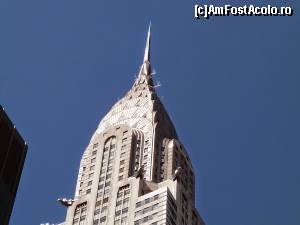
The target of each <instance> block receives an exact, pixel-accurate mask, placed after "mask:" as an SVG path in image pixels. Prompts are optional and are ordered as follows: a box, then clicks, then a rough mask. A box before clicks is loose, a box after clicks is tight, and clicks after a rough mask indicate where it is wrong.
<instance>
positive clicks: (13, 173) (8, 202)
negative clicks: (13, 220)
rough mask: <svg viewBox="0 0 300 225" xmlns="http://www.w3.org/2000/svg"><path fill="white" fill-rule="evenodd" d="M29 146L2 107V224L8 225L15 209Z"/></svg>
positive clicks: (0, 204) (0, 176)
mask: <svg viewBox="0 0 300 225" xmlns="http://www.w3.org/2000/svg"><path fill="white" fill-rule="evenodd" d="M26 153H27V145H26V143H25V141H24V140H23V138H22V137H21V135H20V134H19V132H18V131H17V129H16V127H15V126H14V124H13V123H12V122H11V120H10V119H9V117H8V115H7V114H6V112H5V111H4V108H3V107H2V106H1V105H0V224H1V225H7V224H8V223H9V218H10V215H11V212H12V209H13V205H14V201H15V197H16V193H17V189H18V186H19V181H20V177H21V174H22V170H23V165H24V161H25V157H26Z"/></svg>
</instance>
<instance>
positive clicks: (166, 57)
mask: <svg viewBox="0 0 300 225" xmlns="http://www.w3.org/2000/svg"><path fill="white" fill-rule="evenodd" d="M209 2H211V1H206V3H209ZM273 2H274V3H273ZM199 3H200V2H199V1H195V0H194V1H190V0H185V1H183V0H173V1H168V0H164V1H156V0H153V1H141V0H125V1H101V0H89V1H82V0H81V1H79V0H72V1H66V0H27V1H24V0H19V1H17V0H2V1H1V2H0V29H1V30H0V103H1V104H2V105H3V106H4V107H5V108H6V111H7V113H8V114H9V116H10V117H11V119H12V120H13V121H14V123H15V124H16V126H17V128H18V130H19V131H20V133H21V134H22V136H23V137H24V138H25V139H26V141H27V142H28V145H29V150H28V155H27V159H26V164H25V167H24V171H23V176H22V179H21V183H20V186H19V190H18V195H17V198H16V202H15V207H14V211H13V214H12V219H11V225H37V224H40V223H42V222H60V221H63V220H64V217H65V212H66V211H65V209H64V208H63V207H62V206H60V205H59V204H58V203H57V202H56V199H57V198H58V197H73V194H74V189H75V182H76V178H77V173H78V167H79V161H80V157H81V154H82V152H83V150H84V149H85V147H86V146H87V144H88V142H89V139H90V137H91V135H92V134H93V132H94V131H95V129H96V127H97V125H98V123H99V121H100V119H101V118H102V117H103V116H104V115H105V113H106V112H107V111H108V110H109V109H110V107H111V106H112V105H113V104H114V103H115V102H116V101H117V99H118V98H120V97H122V96H123V95H124V94H125V93H126V91H127V90H128V89H129V88H130V87H131V85H132V82H133V79H134V75H135V74H136V73H137V72H138V67H139V65H140V64H141V62H142V58H143V48H144V43H145V38H146V32H147V26H148V23H149V21H150V20H151V21H152V28H153V33H152V34H153V35H152V37H153V39H152V40H153V41H152V66H153V68H154V69H155V70H156V71H157V74H156V75H155V80H156V81H157V82H158V81H160V82H161V84H162V86H161V87H160V88H158V92H159V95H160V96H161V98H162V100H163V103H164V104H165V106H166V108H167V110H168V112H169V114H170V116H171V118H172V120H173V122H174V124H175V126H176V128H177V131H178V134H179V136H180V139H181V141H182V142H183V143H184V145H185V147H186V148H187V150H188V152H189V154H190V156H191V159H192V161H193V164H194V168H195V171H196V175H197V177H196V178H197V180H196V185H197V196H196V198H197V199H196V202H197V207H198V209H199V212H200V213H201V215H202V216H203V218H204V220H205V221H206V223H207V225H299V224H300V193H299V192H300V173H299V172H300V138H299V136H300V129H299V127H300V118H299V115H300V101H299V97H300V89H299V85H300V77H299V76H300V63H299V58H300V56H299V54H300V44H299V41H300V26H299V24H300V19H299V15H298V12H299V11H298V10H300V2H299V1H296V0H294V1H288V0H286V1H265V0H260V1H241V0H239V1H237V0H236V1H233V0H231V1H227V3H230V4H232V5H234V4H239V5H243V4H245V3H252V4H259V5H265V4H270V3H273V4H275V5H278V6H285V5H291V6H293V7H294V10H295V15H294V16H292V17H215V18H211V19H210V20H207V21H204V20H195V19H194V17H193V16H194V12H193V10H194V5H195V4H199ZM213 4H215V5H222V4H224V1H213Z"/></svg>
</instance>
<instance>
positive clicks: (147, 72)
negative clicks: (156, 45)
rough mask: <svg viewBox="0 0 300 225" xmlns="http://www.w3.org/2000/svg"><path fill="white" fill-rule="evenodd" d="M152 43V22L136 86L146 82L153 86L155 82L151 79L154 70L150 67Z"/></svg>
mask: <svg viewBox="0 0 300 225" xmlns="http://www.w3.org/2000/svg"><path fill="white" fill-rule="evenodd" d="M150 41H151V22H150V24H149V28H148V34H147V40H146V47H145V53H144V60H143V64H142V66H141V69H140V72H139V75H138V78H137V80H136V82H135V85H137V84H139V83H143V82H144V81H145V80H146V81H147V84H150V85H152V86H153V81H152V78H151V75H152V70H151V65H150Z"/></svg>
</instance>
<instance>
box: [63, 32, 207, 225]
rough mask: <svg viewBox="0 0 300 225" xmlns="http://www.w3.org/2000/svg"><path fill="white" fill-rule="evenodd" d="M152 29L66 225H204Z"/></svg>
mask: <svg viewBox="0 0 300 225" xmlns="http://www.w3.org/2000/svg"><path fill="white" fill-rule="evenodd" d="M150 34H151V32H150V27H149V30H148V35H147V41H146V48H145V53H144V59H143V64H142V65H141V67H140V70H139V73H138V76H137V78H136V80H135V81H134V83H133V85H132V87H131V89H130V90H129V91H128V92H127V94H125V96H124V97H123V98H122V99H120V100H119V101H118V102H117V103H116V104H115V105H114V106H113V107H112V108H111V110H110V111H109V112H108V113H107V114H106V115H105V116H104V118H103V119H102V120H101V122H100V124H99V126H98V128H97V130H96V131H95V133H94V134H93V136H92V138H91V140H90V142H89V144H88V146H87V147H86V149H85V151H84V153H83V155H82V158H81V162H80V168H79V174H78V180H77V185H76V190H75V196H74V198H73V199H59V201H60V202H61V203H62V204H63V205H64V206H66V207H67V215H66V219H65V222H63V223H62V225H139V224H143V225H163V224H164V225H204V222H203V220H202V219H201V216H200V215H199V213H198V212H197V209H196V208H195V175H194V170H193V166H192V163H191V160H190V158H189V156H188V154H187V152H186V150H185V148H184V146H183V145H182V143H181V142H180V141H179V138H178V136H177V134H176V130H175V128H174V125H173V123H172V121H171V119H170V117H169V115H168V113H167V111H166V109H165V108H164V106H163V104H162V102H161V101H160V99H159V97H158V95H157V93H156V91H155V87H154V83H153V78H152V70H151V64H150Z"/></svg>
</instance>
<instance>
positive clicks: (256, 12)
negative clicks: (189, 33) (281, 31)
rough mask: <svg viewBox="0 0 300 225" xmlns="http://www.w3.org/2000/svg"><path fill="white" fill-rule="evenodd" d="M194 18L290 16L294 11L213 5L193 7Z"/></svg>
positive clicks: (286, 7) (271, 7) (285, 7)
mask: <svg viewBox="0 0 300 225" xmlns="http://www.w3.org/2000/svg"><path fill="white" fill-rule="evenodd" d="M194 10H195V18H197V19H200V18H205V19H209V17H210V16H292V15H293V13H294V11H293V9H292V7H290V6H281V7H277V6H271V5H266V6H263V7H258V6H254V5H244V6H231V5H224V6H214V5H195V9H194Z"/></svg>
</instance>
